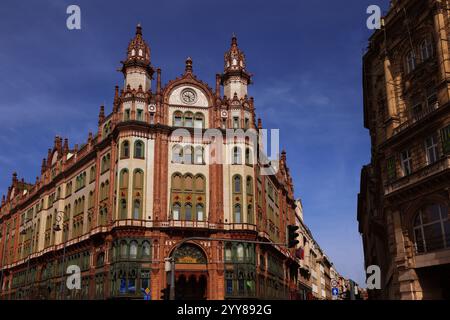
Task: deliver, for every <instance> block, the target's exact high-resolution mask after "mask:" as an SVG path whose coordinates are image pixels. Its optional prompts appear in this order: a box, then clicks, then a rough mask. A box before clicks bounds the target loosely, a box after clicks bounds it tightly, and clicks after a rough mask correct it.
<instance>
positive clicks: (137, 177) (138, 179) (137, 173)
mask: <svg viewBox="0 0 450 320" xmlns="http://www.w3.org/2000/svg"><path fill="white" fill-rule="evenodd" d="M133 182H134V184H133V186H134V188H135V189H142V188H143V186H144V172H143V171H142V170H141V169H136V170H134V177H133Z"/></svg>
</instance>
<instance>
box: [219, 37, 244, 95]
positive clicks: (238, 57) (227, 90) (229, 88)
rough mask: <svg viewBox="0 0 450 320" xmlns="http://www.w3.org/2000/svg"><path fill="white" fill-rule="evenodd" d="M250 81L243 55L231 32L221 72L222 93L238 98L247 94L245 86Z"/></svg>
mask: <svg viewBox="0 0 450 320" xmlns="http://www.w3.org/2000/svg"><path fill="white" fill-rule="evenodd" d="M250 83H251V74H250V73H248V72H247V70H246V69H245V55H244V53H243V52H242V51H241V50H240V49H239V47H238V45H237V38H236V36H235V35H234V34H233V37H232V38H231V48H230V50H228V51H227V52H226V53H225V67H224V73H223V74H222V85H223V86H224V95H225V96H227V97H228V98H233V97H234V96H235V94H236V95H237V98H238V99H241V98H244V97H245V96H246V95H247V86H248V85H249V84H250Z"/></svg>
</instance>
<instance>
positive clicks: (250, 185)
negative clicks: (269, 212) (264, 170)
mask: <svg viewBox="0 0 450 320" xmlns="http://www.w3.org/2000/svg"><path fill="white" fill-rule="evenodd" d="M246 189H247V194H249V195H252V194H253V179H252V177H250V176H247V183H246Z"/></svg>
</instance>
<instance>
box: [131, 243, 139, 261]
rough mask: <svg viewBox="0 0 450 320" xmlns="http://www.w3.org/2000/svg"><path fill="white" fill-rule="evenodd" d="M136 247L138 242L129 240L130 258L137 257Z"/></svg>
mask: <svg viewBox="0 0 450 320" xmlns="http://www.w3.org/2000/svg"><path fill="white" fill-rule="evenodd" d="M137 249H138V244H137V242H136V241H131V243H130V258H131V259H136V257H137Z"/></svg>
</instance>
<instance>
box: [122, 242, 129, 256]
mask: <svg viewBox="0 0 450 320" xmlns="http://www.w3.org/2000/svg"><path fill="white" fill-rule="evenodd" d="M127 255H128V246H127V243H126V242H125V241H123V242H122V243H121V244H120V256H121V257H122V258H124V257H126V256H127Z"/></svg>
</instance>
